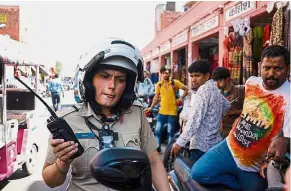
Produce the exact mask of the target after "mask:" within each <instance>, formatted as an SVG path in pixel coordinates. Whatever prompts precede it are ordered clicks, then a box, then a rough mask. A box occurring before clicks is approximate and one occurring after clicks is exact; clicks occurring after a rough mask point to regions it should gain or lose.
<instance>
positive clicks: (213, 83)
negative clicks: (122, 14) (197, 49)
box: [42, 39, 290, 191]
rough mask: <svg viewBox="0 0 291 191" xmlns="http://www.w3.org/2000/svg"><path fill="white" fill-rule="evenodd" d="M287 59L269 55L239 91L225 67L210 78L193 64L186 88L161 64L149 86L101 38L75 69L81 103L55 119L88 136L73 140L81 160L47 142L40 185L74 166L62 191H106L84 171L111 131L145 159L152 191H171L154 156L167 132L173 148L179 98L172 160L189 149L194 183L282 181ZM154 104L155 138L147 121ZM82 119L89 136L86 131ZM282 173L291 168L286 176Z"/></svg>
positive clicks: (132, 62) (137, 66)
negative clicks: (180, 122)
mask: <svg viewBox="0 0 291 191" xmlns="http://www.w3.org/2000/svg"><path fill="white" fill-rule="evenodd" d="M289 54H290V53H289V52H288V51H287V50H286V49H285V48H284V47H283V46H277V45H274V46H269V47H267V48H266V49H265V50H264V51H263V52H262V56H261V61H262V64H261V77H254V76H252V77H250V78H249V79H248V80H247V81H246V83H245V85H244V86H237V85H234V84H233V83H232V77H231V75H230V71H229V70H228V69H227V68H225V67H218V68H216V69H215V70H214V72H213V73H211V68H210V66H209V65H208V63H207V62H205V61H201V60H198V61H195V62H193V63H191V64H190V65H189V68H188V73H189V75H190V77H191V87H190V88H188V87H187V85H186V84H182V83H181V82H180V81H179V80H176V79H173V78H172V77H171V69H170V68H169V67H167V66H163V67H161V69H160V81H159V82H158V83H157V84H153V83H152V82H151V80H150V78H149V76H150V73H149V71H143V61H142V58H141V55H140V52H139V51H138V49H137V48H136V47H135V46H133V45H132V44H130V43H128V42H125V41H123V40H120V39H107V41H106V42H105V43H104V42H103V43H102V45H101V46H99V47H97V49H93V50H91V52H89V53H88V54H86V57H85V58H83V59H82V63H81V64H80V65H79V67H80V69H79V70H78V71H81V72H82V73H81V75H80V76H81V77H80V79H79V80H80V82H81V83H82V85H81V86H80V87H79V88H78V91H79V94H80V97H79V99H81V100H82V102H83V103H82V104H80V105H78V108H75V107H69V108H66V109H63V110H60V111H59V112H58V115H59V116H62V117H63V118H64V119H65V120H66V121H67V122H68V123H69V125H70V126H71V128H72V129H73V131H74V132H76V133H78V134H84V136H79V137H78V139H79V142H80V144H82V146H83V147H84V149H85V152H84V154H82V155H81V156H80V157H78V158H76V159H73V160H72V159H70V158H71V156H73V155H74V154H75V153H76V152H77V148H78V145H77V144H76V143H74V142H64V140H62V139H52V138H50V140H49V141H50V142H49V148H48V151H47V156H46V160H45V164H44V167H43V173H42V174H43V179H44V181H45V183H46V184H47V185H48V186H50V187H56V186H59V185H62V184H63V183H64V182H65V179H66V175H67V173H68V172H69V167H70V166H71V167H72V180H71V182H70V184H69V187H68V190H90V191H91V190H109V189H108V188H106V187H105V186H103V185H101V184H100V183H98V182H96V180H94V178H93V177H92V175H91V174H90V170H89V168H90V167H89V163H90V159H91V158H92V157H93V156H94V155H95V154H96V153H97V152H98V150H100V149H103V147H102V145H100V142H99V141H97V138H98V137H99V136H100V134H99V132H100V131H99V130H100V129H102V128H103V127H104V126H108V127H110V130H112V131H114V132H115V133H117V134H118V139H117V140H114V145H115V146H116V147H120V146H121V147H123V146H128V147H134V148H138V149H141V150H142V151H144V152H145V153H146V154H147V155H148V158H149V160H150V164H151V170H152V180H153V184H154V186H155V188H156V190H163V191H164V190H165V191H166V190H170V187H169V183H168V179H167V175H166V170H165V168H164V166H163V163H162V162H161V158H160V155H159V153H162V148H161V144H162V136H163V131H164V128H165V127H167V130H166V132H167V143H170V142H171V141H172V140H173V137H174V134H175V132H176V131H177V129H176V128H177V123H178V119H179V116H178V115H179V112H178V105H181V103H182V102H183V101H184V100H185V98H187V99H188V100H187V101H188V103H189V104H188V106H187V107H184V108H183V110H185V111H186V110H187V111H186V113H185V112H183V111H182V112H181V114H182V113H183V117H182V116H181V118H182V120H183V121H184V124H183V125H181V128H183V130H182V133H181V134H180V135H179V137H178V139H177V140H176V142H175V143H174V145H173V146H172V149H171V154H172V155H173V156H174V155H178V154H179V152H180V151H181V148H183V147H185V145H186V144H187V143H190V144H189V150H190V158H191V160H192V161H193V166H192V168H191V177H192V178H193V180H195V181H196V182H198V183H200V184H206V185H207V184H223V185H226V186H228V187H229V188H231V189H233V190H242V191H260V190H262V191H263V190H266V189H267V188H268V187H274V186H277V185H279V184H284V183H286V182H284V181H283V177H284V176H285V173H283V174H282V172H283V171H282V166H283V165H282V164H283V163H284V162H286V160H285V155H286V154H287V153H290V82H289V80H288V79H287V77H288V76H289V72H290V70H289V67H290V55H289ZM136 81H137V83H136ZM179 92H182V93H179ZM58 94H59V93H58ZM136 97H150V98H152V102H151V103H150V105H149V107H148V108H143V106H142V105H141V103H140V102H138V101H136ZM158 103H159V104H160V106H159V112H158V117H157V123H156V126H155V130H154V132H152V129H151V128H150V126H149V124H148V122H147V120H146V116H145V113H147V112H150V111H152V110H153V108H154V106H155V105H156V104H158ZM86 120H87V121H89V122H90V123H91V124H92V125H93V128H88V124H87V122H85V121H86ZM165 124H167V126H165ZM88 130H89V132H92V136H89V134H90V133H88ZM85 135H86V136H85ZM90 135H91V134H90ZM99 138H100V137H99ZM288 167H289V163H287V165H285V166H284V172H285V170H286V169H287V168H288ZM266 172H267V176H266ZM286 176H289V170H288V171H287V173H286ZM287 182H288V181H287Z"/></svg>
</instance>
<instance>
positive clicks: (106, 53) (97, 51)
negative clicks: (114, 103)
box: [75, 38, 143, 102]
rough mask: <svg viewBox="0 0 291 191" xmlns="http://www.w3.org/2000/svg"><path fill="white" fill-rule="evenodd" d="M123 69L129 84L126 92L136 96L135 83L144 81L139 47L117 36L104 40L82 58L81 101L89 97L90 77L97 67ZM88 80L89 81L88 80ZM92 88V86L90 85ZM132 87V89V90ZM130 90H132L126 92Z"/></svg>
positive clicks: (79, 76) (79, 72) (79, 66)
mask: <svg viewBox="0 0 291 191" xmlns="http://www.w3.org/2000/svg"><path fill="white" fill-rule="evenodd" d="M103 67H104V68H114V69H121V70H123V71H125V72H126V73H127V78H128V79H129V81H128V80H127V85H126V86H129V87H130V88H129V87H128V88H126V89H125V92H124V93H125V94H126V93H130V94H131V95H133V96H134V85H135V83H136V81H143V59H142V56H141V54H140V52H139V50H138V48H137V47H135V46H133V45H132V44H130V43H128V42H126V41H124V40H121V39H117V38H109V39H105V40H103V41H102V42H101V43H100V44H98V45H97V46H95V47H93V48H92V49H91V50H90V51H89V52H87V53H85V54H84V55H82V56H81V58H80V63H79V64H78V66H77V72H78V74H77V75H76V76H77V77H78V80H76V81H77V82H78V84H76V86H77V92H76V93H78V96H79V98H80V100H81V101H84V100H86V99H88V95H87V93H86V91H87V92H88V86H90V84H91V85H92V81H91V82H89V81H88V79H90V77H88V76H91V77H92V76H93V75H94V71H96V69H97V68H103ZM86 80H87V81H88V82H86ZM89 89H90V87H89ZM131 89H132V90H131ZM126 91H130V92H126ZM75 96H76V95H75ZM133 99H134V97H132V102H133Z"/></svg>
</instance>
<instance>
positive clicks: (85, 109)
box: [77, 102, 97, 118]
mask: <svg viewBox="0 0 291 191" xmlns="http://www.w3.org/2000/svg"><path fill="white" fill-rule="evenodd" d="M77 115H78V116H82V117H91V116H94V117H95V118H97V116H96V114H95V113H94V111H93V109H92V107H91V106H90V104H89V102H85V103H83V105H82V106H81V108H80V109H79V112H78V113H77Z"/></svg>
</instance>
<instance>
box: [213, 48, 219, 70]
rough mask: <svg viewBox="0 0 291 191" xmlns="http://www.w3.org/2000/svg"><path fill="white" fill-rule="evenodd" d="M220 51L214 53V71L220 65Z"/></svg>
mask: <svg viewBox="0 0 291 191" xmlns="http://www.w3.org/2000/svg"><path fill="white" fill-rule="evenodd" d="M218 60H219V57H218V52H216V53H214V54H213V55H212V71H214V70H215V69H216V68H217V67H218Z"/></svg>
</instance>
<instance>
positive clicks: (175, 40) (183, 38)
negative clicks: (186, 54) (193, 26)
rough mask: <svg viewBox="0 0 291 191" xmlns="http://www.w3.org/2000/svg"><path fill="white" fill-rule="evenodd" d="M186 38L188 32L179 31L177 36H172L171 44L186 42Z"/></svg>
mask: <svg viewBox="0 0 291 191" xmlns="http://www.w3.org/2000/svg"><path fill="white" fill-rule="evenodd" d="M187 39H188V32H187V31H184V32H181V33H180V34H179V35H178V36H176V37H174V38H173V41H172V46H173V47H175V46H177V45H179V44H182V43H184V42H186V41H187Z"/></svg>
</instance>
